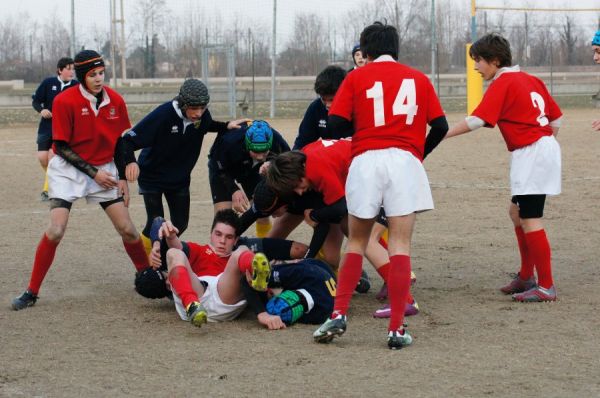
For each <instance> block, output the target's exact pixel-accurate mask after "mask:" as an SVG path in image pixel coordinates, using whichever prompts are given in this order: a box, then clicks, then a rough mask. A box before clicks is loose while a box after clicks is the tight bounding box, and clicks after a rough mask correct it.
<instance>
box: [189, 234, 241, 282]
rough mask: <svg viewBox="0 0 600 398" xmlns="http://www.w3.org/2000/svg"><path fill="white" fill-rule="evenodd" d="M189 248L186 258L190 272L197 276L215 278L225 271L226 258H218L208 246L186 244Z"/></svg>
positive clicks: (227, 258) (227, 259)
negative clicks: (188, 254)
mask: <svg viewBox="0 0 600 398" xmlns="http://www.w3.org/2000/svg"><path fill="white" fill-rule="evenodd" d="M187 244H188V246H189V248H190V256H189V258H188V260H189V262H190V266H191V267H192V271H194V273H195V274H196V275H197V276H217V275H219V274H221V273H222V272H223V271H225V266H226V265H227V261H229V257H231V256H230V255H229V256H227V257H219V256H218V255H217V254H216V253H215V252H214V251H213V249H212V248H211V247H210V246H209V245H199V244H197V243H193V242H187Z"/></svg>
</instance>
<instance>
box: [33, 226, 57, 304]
mask: <svg viewBox="0 0 600 398" xmlns="http://www.w3.org/2000/svg"><path fill="white" fill-rule="evenodd" d="M59 243H60V241H58V242H54V241H51V240H50V239H48V236H47V235H46V234H45V233H44V236H42V239H41V240H40V243H38V246H37V250H36V251H35V259H34V260H33V270H32V271H31V279H30V280H29V287H28V289H29V290H30V291H31V292H32V293H33V294H35V295H37V294H38V293H39V292H40V287H41V286H42V281H43V280H44V278H45V277H46V274H47V273H48V270H49V269H50V266H51V265H52V261H53V260H54V254H55V253H56V247H57V246H58V244H59Z"/></svg>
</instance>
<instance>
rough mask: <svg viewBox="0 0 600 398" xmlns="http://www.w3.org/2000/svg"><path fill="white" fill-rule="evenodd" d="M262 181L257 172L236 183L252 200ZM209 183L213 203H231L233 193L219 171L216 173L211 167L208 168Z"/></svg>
mask: <svg viewBox="0 0 600 398" xmlns="http://www.w3.org/2000/svg"><path fill="white" fill-rule="evenodd" d="M260 179H261V178H260V174H258V172H257V173H256V174H254V173H252V174H250V175H248V176H246V177H244V178H241V179H236V181H237V182H239V183H240V184H241V185H242V188H243V189H244V192H245V193H246V196H247V197H248V199H249V200H252V197H253V195H254V188H256V185H258V183H259V181H260ZM208 182H209V184H210V193H211V196H212V201H213V203H219V202H231V195H233V192H229V190H228V189H227V186H226V185H225V184H224V183H223V181H222V179H221V178H220V177H219V173H218V171H215V170H214V169H212V168H210V167H209V168H208Z"/></svg>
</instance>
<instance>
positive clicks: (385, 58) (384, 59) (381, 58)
mask: <svg viewBox="0 0 600 398" xmlns="http://www.w3.org/2000/svg"><path fill="white" fill-rule="evenodd" d="M373 62H396V60H395V59H394V58H393V57H392V56H391V55H388V54H383V55H380V56H379V57H377V58H376V59H375V60H373Z"/></svg>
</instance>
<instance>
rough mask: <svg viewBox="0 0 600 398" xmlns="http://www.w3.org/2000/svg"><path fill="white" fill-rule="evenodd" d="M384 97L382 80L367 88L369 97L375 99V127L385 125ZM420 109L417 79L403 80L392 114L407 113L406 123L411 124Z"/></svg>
mask: <svg viewBox="0 0 600 398" xmlns="http://www.w3.org/2000/svg"><path fill="white" fill-rule="evenodd" d="M383 97H384V95H383V84H382V83H381V82H380V81H376V82H375V84H373V87H371V88H370V89H368V90H367V98H372V99H373V117H374V123H375V127H379V126H383V125H385V111H384V103H383ZM418 109H419V106H418V105H417V90H416V88H415V79H404V80H402V84H401V85H400V89H399V90H398V93H397V94H396V99H395V100H394V105H393V106H392V114H393V115H394V116H397V115H406V124H407V125H411V124H413V120H414V118H415V115H416V114H417V110H418Z"/></svg>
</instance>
